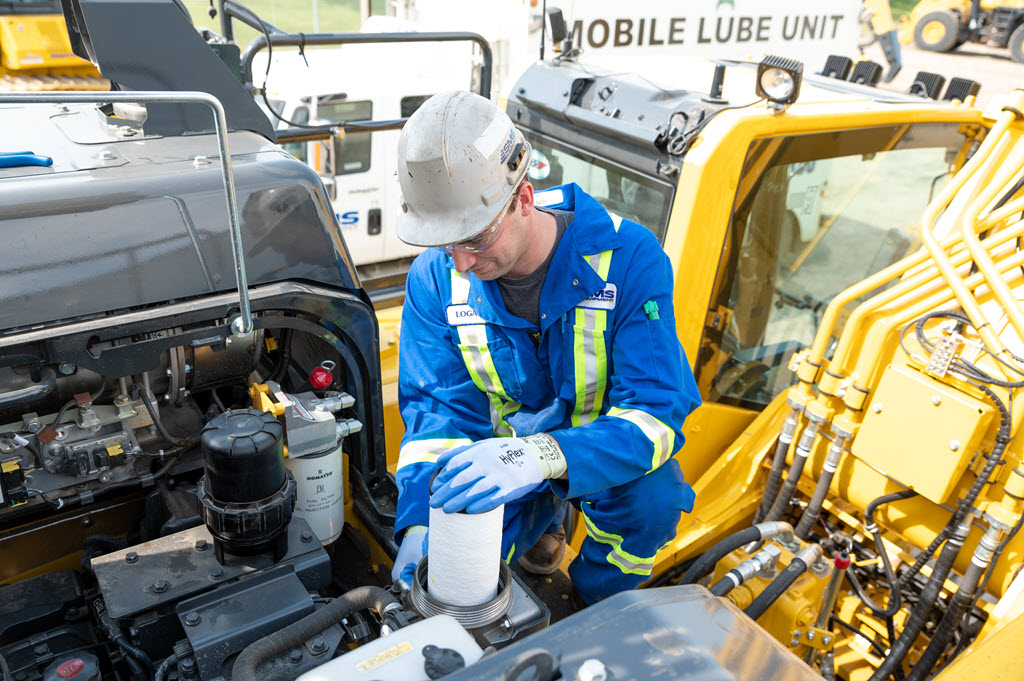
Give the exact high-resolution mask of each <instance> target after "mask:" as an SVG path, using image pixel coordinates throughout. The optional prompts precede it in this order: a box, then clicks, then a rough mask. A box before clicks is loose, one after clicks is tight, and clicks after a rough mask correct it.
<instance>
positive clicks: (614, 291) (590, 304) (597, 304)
mask: <svg viewBox="0 0 1024 681" xmlns="http://www.w3.org/2000/svg"><path fill="white" fill-rule="evenodd" d="M618 297H619V289H618V287H616V286H615V284H605V286H604V288H603V289H601V290H600V291H598V292H597V293H595V294H594V295H592V296H590V297H589V298H587V299H586V300H584V301H583V302H582V303H580V304H579V305H578V306H577V307H587V308H590V309H593V310H614V309H615V301H616V300H617V299H618Z"/></svg>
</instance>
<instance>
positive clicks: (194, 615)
mask: <svg viewBox="0 0 1024 681" xmlns="http://www.w3.org/2000/svg"><path fill="white" fill-rule="evenodd" d="M185 624H187V625H188V626H190V627H194V626H196V625H197V624H199V613H198V612H196V611H195V610H193V611H192V612H189V613H186V614H185Z"/></svg>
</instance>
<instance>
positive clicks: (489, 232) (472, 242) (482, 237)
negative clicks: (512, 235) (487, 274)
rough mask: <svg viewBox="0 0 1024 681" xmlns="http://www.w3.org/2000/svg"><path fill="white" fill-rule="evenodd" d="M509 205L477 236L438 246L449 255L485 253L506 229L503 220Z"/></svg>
mask: <svg viewBox="0 0 1024 681" xmlns="http://www.w3.org/2000/svg"><path fill="white" fill-rule="evenodd" d="M510 205H512V204H511V202H510V203H509V206H510ZM509 206H505V210H503V211H501V213H499V214H498V217H496V218H495V219H494V222H492V223H491V224H489V225H487V226H486V227H484V229H483V231H482V232H480V233H479V234H477V235H476V236H475V237H473V238H471V239H466V240H465V241H460V242H459V243H457V244H445V245H443V246H438V248H440V249H441V250H442V251H444V252H445V253H447V254H448V255H451V254H452V253H453V252H455V251H463V252H465V253H483V252H484V251H486V250H487V249H488V248H490V247H491V246H493V245H494V244H495V242H496V241H497V240H498V239H499V238H501V233H502V231H503V230H504V227H503V226H502V224H501V221H502V220H504V219H505V216H506V215H508V208H509Z"/></svg>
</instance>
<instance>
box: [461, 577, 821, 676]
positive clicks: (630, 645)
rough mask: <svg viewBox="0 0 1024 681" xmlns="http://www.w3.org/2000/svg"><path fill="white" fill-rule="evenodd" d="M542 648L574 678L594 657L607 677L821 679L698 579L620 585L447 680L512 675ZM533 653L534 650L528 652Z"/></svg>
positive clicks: (563, 673)
mask: <svg viewBox="0 0 1024 681" xmlns="http://www.w3.org/2000/svg"><path fill="white" fill-rule="evenodd" d="M545 655H546V656H549V658H548V659H551V660H553V662H554V665H555V666H556V667H557V671H558V672H560V674H561V675H560V676H553V677H552V678H562V679H575V678H578V677H577V675H576V672H577V670H578V669H579V668H580V666H581V665H582V664H583V662H584V661H586V660H589V659H592V658H596V659H598V660H600V661H601V662H602V663H603V664H604V666H605V668H606V669H607V670H608V672H609V673H608V679H610V680H611V679H618V680H620V681H624V680H626V679H638V680H639V679H658V680H659V681H669V680H671V679H683V680H685V681H698V680H699V681H812V680H817V681H821V677H820V676H818V675H817V674H816V673H815V672H814V671H812V670H811V668H810V667H808V666H807V665H806V664H804V663H803V662H802V661H801V660H800V659H799V658H797V657H796V656H795V655H794V654H793V653H792V652H790V651H789V650H787V649H786V648H785V647H784V646H783V645H782V644H781V643H779V642H778V641H776V640H775V639H774V638H772V637H771V636H769V635H768V633H767V632H765V630H764V629H762V628H761V627H759V626H758V625H757V624H756V623H755V622H753V621H752V620H751V619H750V618H749V617H747V616H746V615H744V614H743V613H742V612H740V610H739V609H737V608H736V607H735V606H734V605H733V604H732V603H730V602H729V601H727V600H725V599H723V598H716V597H714V596H712V595H711V594H710V593H708V591H707V590H706V589H705V588H704V587H701V586H675V587H665V588H660V589H645V590H641V591H627V592H624V593H620V594H617V595H615V596H612V597H611V598H608V599H607V600H604V601H601V602H600V603H597V604H596V605H592V606H590V607H589V608H587V609H585V610H582V611H580V612H578V613H576V614H575V615H572V616H571V617H567V618H566V619H564V620H562V621H560V622H558V623H556V624H554V625H552V626H551V627H549V628H548V629H545V630H544V631H543V632H541V633H539V634H537V635H534V636H530V637H529V638H527V639H525V640H522V641H519V642H518V643H514V644H512V645H510V646H509V647H507V648H505V649H503V650H501V651H499V652H497V653H495V654H493V655H489V656H487V657H485V658H484V659H482V660H480V661H479V662H477V663H476V664H474V665H473V666H471V667H468V668H466V669H463V670H460V671H458V672H456V673H454V674H451V675H450V676H447V677H445V678H446V681H470V680H481V681H482V680H483V679H502V678H518V677H517V675H516V674H515V673H512V672H511V670H513V668H514V667H516V666H517V665H519V669H520V672H526V671H527V670H528V669H529V668H530V666H531V664H530V662H529V658H531V656H541V657H543V656H545ZM534 659H536V658H534Z"/></svg>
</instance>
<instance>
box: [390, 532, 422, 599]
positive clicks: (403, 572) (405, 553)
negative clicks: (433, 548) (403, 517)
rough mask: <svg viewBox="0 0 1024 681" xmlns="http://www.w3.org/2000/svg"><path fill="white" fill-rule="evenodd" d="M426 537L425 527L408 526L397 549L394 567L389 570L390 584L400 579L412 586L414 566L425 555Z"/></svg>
mask: <svg viewBox="0 0 1024 681" xmlns="http://www.w3.org/2000/svg"><path fill="white" fill-rule="evenodd" d="M427 536H428V535H427V526H426V525H410V526H409V527H407V528H406V530H405V537H404V538H403V539H402V545H401V546H399V547H398V555H397V556H395V567H393V568H391V581H392V582H393V581H395V580H396V579H398V578H399V577H401V578H402V579H403V580H405V583H406V584H412V580H413V574H414V573H415V572H416V566H417V565H418V564H419V562H420V558H422V557H423V556H424V555H426V553H427Z"/></svg>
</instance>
